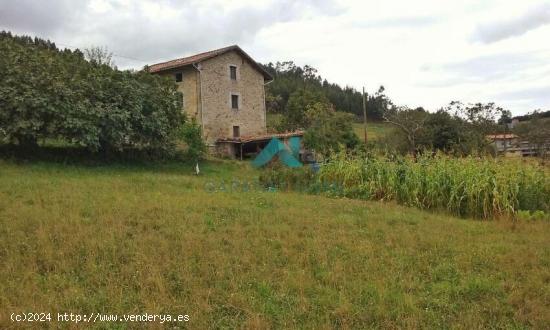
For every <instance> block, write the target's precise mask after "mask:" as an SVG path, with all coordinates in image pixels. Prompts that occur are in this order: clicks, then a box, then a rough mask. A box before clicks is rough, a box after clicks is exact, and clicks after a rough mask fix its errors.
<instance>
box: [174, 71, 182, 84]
mask: <svg viewBox="0 0 550 330" xmlns="http://www.w3.org/2000/svg"><path fill="white" fill-rule="evenodd" d="M182 81H183V73H181V72H178V73H176V82H182Z"/></svg>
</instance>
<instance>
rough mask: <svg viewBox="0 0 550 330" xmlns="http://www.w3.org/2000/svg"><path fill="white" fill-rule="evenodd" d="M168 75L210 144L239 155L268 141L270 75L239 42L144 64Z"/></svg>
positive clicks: (214, 147)
mask: <svg viewBox="0 0 550 330" xmlns="http://www.w3.org/2000/svg"><path fill="white" fill-rule="evenodd" d="M149 72H151V73H154V74H161V75H167V76H171V77H172V79H174V81H175V82H176V84H177V85H178V90H179V91H180V92H181V93H182V94H183V110H184V111H185V113H186V114H187V115H188V117H194V118H196V119H197V121H198V122H199V123H200V124H201V125H202V129H203V135H204V139H205V141H206V143H207V144H208V146H209V147H211V148H213V149H215V150H217V151H218V152H219V153H222V154H226V155H230V156H233V157H241V158H242V156H243V153H246V152H247V151H248V152H256V151H257V150H259V148H261V147H262V146H263V145H265V144H267V142H268V141H269V139H270V138H271V136H270V135H268V134H267V130H266V105H265V91H264V86H265V84H267V83H269V82H271V81H272V80H273V77H271V75H270V74H269V73H268V72H267V71H265V70H264V69H263V68H262V66H261V65H259V64H258V63H256V61H254V60H253V59H252V57H250V56H249V55H248V54H247V53H245V52H244V51H243V50H242V49H241V48H240V47H239V46H236V45H234V46H229V47H225V48H221V49H216V50H212V51H208V52H205V53H200V54H197V55H193V56H189V57H184V58H179V59H175V60H171V61H167V62H163V63H158V64H153V65H151V66H149Z"/></svg>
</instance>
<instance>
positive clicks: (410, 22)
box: [353, 16, 438, 28]
mask: <svg viewBox="0 0 550 330" xmlns="http://www.w3.org/2000/svg"><path fill="white" fill-rule="evenodd" d="M437 21H438V19H437V18H436V17H433V16H404V17H389V18H385V19H377V20H369V21H362V22H355V23H353V26H354V27H357V28H410V27H425V26H431V25H433V24H435V23H437Z"/></svg>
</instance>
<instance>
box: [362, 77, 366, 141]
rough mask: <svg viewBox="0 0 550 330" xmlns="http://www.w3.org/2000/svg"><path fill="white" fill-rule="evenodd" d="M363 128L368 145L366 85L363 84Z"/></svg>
mask: <svg viewBox="0 0 550 330" xmlns="http://www.w3.org/2000/svg"><path fill="white" fill-rule="evenodd" d="M363 129H364V131H365V145H367V100H365V87H364V86H363Z"/></svg>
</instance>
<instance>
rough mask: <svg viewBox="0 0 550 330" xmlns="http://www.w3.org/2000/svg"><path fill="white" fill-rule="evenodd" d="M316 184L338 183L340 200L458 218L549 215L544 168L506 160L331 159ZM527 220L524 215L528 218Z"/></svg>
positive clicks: (548, 183)
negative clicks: (384, 203) (375, 202)
mask: <svg viewBox="0 0 550 330" xmlns="http://www.w3.org/2000/svg"><path fill="white" fill-rule="evenodd" d="M319 180H321V181H322V182H338V183H339V184H340V185H341V186H342V188H343V189H342V191H343V195H344V196H346V197H350V198H363V199H370V200H382V201H389V200H395V201H397V202H398V203H400V204H404V205H407V206H414V207H417V208H421V209H434V210H446V211H448V212H450V213H452V214H455V215H458V216H471V217H476V218H483V219H489V218H498V217H502V216H506V217H510V216H512V217H513V216H516V215H517V214H518V212H519V211H522V212H524V213H525V211H530V212H536V213H537V214H541V213H542V214H545V217H548V215H549V214H550V212H549V211H550V176H549V175H548V173H546V172H545V170H544V168H542V167H539V166H536V165H531V164H523V163H520V162H516V161H510V160H506V159H493V158H478V157H466V158H455V157H449V156H446V155H441V154H438V155H435V156H434V155H425V156H420V157H419V158H418V159H417V160H416V161H414V160H413V159H412V158H406V157H400V158H396V159H388V158H384V157H365V158H360V157H352V156H349V155H346V154H343V153H342V154H338V155H335V156H334V157H333V158H332V160H331V161H330V162H328V163H326V164H325V165H324V166H322V167H321V170H320V173H319ZM527 214H529V212H527Z"/></svg>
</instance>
